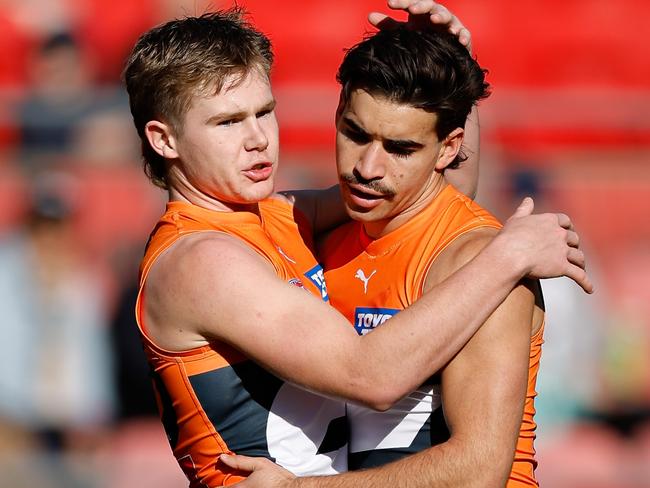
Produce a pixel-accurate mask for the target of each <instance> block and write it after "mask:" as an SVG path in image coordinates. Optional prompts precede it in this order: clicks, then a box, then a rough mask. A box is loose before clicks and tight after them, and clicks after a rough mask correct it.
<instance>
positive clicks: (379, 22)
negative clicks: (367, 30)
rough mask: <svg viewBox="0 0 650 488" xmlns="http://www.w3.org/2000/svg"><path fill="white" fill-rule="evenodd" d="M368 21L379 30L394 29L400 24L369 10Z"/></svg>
mask: <svg viewBox="0 0 650 488" xmlns="http://www.w3.org/2000/svg"><path fill="white" fill-rule="evenodd" d="M368 22H370V23H371V24H372V25H374V26H375V27H377V28H378V29H381V30H390V29H394V28H395V27H397V26H398V25H399V24H400V22H398V21H397V20H395V19H393V18H391V17H389V16H388V15H386V14H382V13H379V12H370V13H369V14H368Z"/></svg>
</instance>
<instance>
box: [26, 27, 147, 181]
mask: <svg viewBox="0 0 650 488" xmlns="http://www.w3.org/2000/svg"><path fill="white" fill-rule="evenodd" d="M92 68H93V67H92V66H91V65H90V63H89V61H88V58H87V57H86V56H84V52H83V50H82V49H81V47H80V46H79V45H78V43H77V41H76V40H75V38H74V37H73V36H72V35H71V34H69V33H67V32H63V33H58V34H53V35H51V36H50V37H48V38H46V39H44V40H43V42H42V44H41V45H40V47H39V48H38V49H37V50H36V52H35V54H34V56H33V58H32V60H31V65H30V66H29V69H30V72H29V75H30V82H31V83H30V85H29V86H28V90H27V92H26V95H25V97H24V99H23V100H22V101H21V102H20V103H19V104H18V105H17V123H18V133H19V141H18V142H19V153H18V157H19V161H20V164H21V166H22V167H23V168H24V169H26V170H28V171H30V172H33V171H39V170H43V169H47V168H49V167H52V166H56V165H58V164H61V163H67V162H68V161H69V160H71V159H83V160H84V161H85V163H86V164H87V163H88V161H91V160H94V159H95V158H96V157H99V158H100V159H104V160H109V159H110V160H118V161H119V160H121V159H130V160H131V161H133V160H134V159H135V158H133V157H131V156H133V155H134V154H135V150H134V151H133V152H126V153H125V151H127V150H128V149H129V144H128V141H129V140H131V138H129V137H128V135H127V133H126V131H123V132H121V131H120V128H121V127H124V126H125V125H126V123H127V122H128V117H127V113H126V107H127V105H126V99H125V97H124V96H123V94H121V90H119V89H117V87H111V88H101V87H99V86H98V85H97V84H96V83H95V80H94V76H93V69H92ZM98 121H100V122H98ZM94 128H96V129H98V130H94V131H93V130H92V129H94ZM122 136H125V137H122ZM116 141H119V142H120V143H119V144H116ZM131 147H132V148H133V147H135V144H132V146H131ZM106 153H107V154H106Z"/></svg>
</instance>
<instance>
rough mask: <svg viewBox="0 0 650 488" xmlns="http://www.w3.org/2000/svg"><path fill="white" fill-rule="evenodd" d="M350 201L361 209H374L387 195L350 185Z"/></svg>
mask: <svg viewBox="0 0 650 488" xmlns="http://www.w3.org/2000/svg"><path fill="white" fill-rule="evenodd" d="M347 186H348V191H349V194H350V200H351V201H352V203H354V205H356V206H357V207H361V208H366V209H372V208H375V207H376V206H377V205H379V204H380V203H381V202H382V200H384V199H385V198H386V195H384V194H383V193H379V192H376V191H372V190H370V189H368V188H366V187H365V186H361V185H354V184H348V185H347Z"/></svg>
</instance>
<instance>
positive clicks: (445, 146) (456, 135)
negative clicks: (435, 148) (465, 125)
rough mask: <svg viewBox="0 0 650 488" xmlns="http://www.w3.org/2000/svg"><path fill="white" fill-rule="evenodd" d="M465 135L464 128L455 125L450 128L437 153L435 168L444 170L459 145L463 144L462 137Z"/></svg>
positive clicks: (458, 149) (451, 160) (452, 158)
mask: <svg viewBox="0 0 650 488" xmlns="http://www.w3.org/2000/svg"><path fill="white" fill-rule="evenodd" d="M464 137H465V129H462V128H461V127H456V128H455V129H454V130H452V131H451V132H450V133H449V135H448V136H447V137H445V139H444V140H443V141H442V145H441V146H440V152H439V153H438V160H437V161H436V169H437V170H438V171H442V170H444V169H445V168H446V167H447V166H449V165H450V164H451V163H453V162H454V159H456V156H457V155H458V152H459V151H460V148H461V146H462V145H463V138H464Z"/></svg>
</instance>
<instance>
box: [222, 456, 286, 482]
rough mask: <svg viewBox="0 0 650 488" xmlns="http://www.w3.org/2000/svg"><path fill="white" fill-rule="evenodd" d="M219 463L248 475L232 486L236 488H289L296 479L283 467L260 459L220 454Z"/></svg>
mask: <svg viewBox="0 0 650 488" xmlns="http://www.w3.org/2000/svg"><path fill="white" fill-rule="evenodd" d="M219 462H220V463H222V464H225V465H226V466H228V467H230V468H233V469H236V470H238V471H243V472H247V473H250V474H249V475H248V477H247V478H246V479H245V480H244V481H240V482H239V483H236V484H235V485H233V486H237V487H238V488H284V487H289V486H291V481H292V480H294V479H295V478H296V477H295V476H294V475H293V474H292V473H290V472H289V471H287V470H286V469H284V468H283V467H281V466H278V465H277V464H275V463H274V462H273V461H270V460H268V459H266V458H262V457H249V456H241V455H238V454H222V455H221V456H219Z"/></svg>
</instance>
